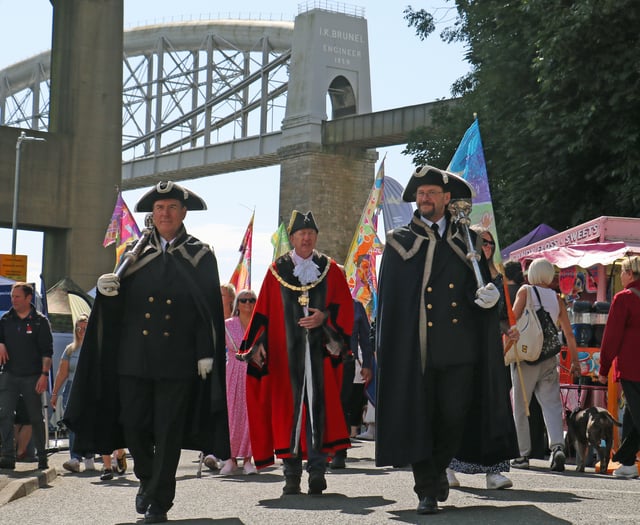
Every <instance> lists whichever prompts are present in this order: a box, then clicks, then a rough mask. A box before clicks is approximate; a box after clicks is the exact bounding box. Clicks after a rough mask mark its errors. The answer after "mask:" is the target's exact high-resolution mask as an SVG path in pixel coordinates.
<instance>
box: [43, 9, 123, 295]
mask: <svg viewBox="0 0 640 525" xmlns="http://www.w3.org/2000/svg"><path fill="white" fill-rule="evenodd" d="M123 4H124V0H104V1H102V2H95V1H89V0H66V1H64V2H54V4H53V5H54V7H53V43H52V53H51V57H52V64H51V94H50V104H51V108H50V123H49V131H50V133H51V134H55V135H59V136H61V137H62V138H63V140H64V142H65V143H66V144H65V146H66V147H64V148H63V150H62V151H63V153H62V155H61V159H60V162H61V169H60V173H61V177H60V180H59V181H58V184H59V185H60V187H62V188H63V191H62V194H63V197H62V201H61V203H62V205H59V203H60V201H59V203H58V211H57V212H58V214H59V216H60V217H61V218H64V219H63V220H60V221H59V223H63V224H66V225H67V229H65V230H56V231H55V232H54V231H47V230H45V233H44V236H45V242H44V253H43V259H44V262H43V273H44V276H45V282H46V283H47V284H48V285H51V284H54V283H55V282H57V281H58V280H59V279H61V278H63V277H65V276H70V277H71V278H72V279H73V280H74V281H75V282H77V283H78V284H79V285H80V286H81V287H82V288H83V289H85V290H87V289H90V288H92V287H93V286H94V285H95V282H96V278H97V276H98V275H100V274H101V273H104V272H107V271H110V270H111V269H113V264H114V259H113V257H114V255H113V250H103V249H101V248H100V245H101V244H102V240H103V238H104V234H105V231H106V228H107V225H108V223H109V219H110V218H111V213H112V211H113V207H114V204H115V200H116V193H115V186H116V185H118V186H119V185H120V180H121V173H122V54H123V9H124V7H123ZM33 191H37V188H34V189H33ZM61 272H64V274H63V273H61Z"/></svg>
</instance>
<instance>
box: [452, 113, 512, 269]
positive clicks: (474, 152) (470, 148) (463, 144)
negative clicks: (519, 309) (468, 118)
mask: <svg viewBox="0 0 640 525" xmlns="http://www.w3.org/2000/svg"><path fill="white" fill-rule="evenodd" d="M447 170H448V171H450V172H452V173H455V174H456V175H459V176H461V177H462V178H463V179H465V180H467V181H468V182H469V183H470V184H472V185H473V187H474V189H475V190H476V197H475V198H474V199H473V209H472V210H471V216H470V220H471V224H478V225H480V226H482V227H483V228H486V229H488V230H489V231H490V232H491V235H493V239H494V240H495V242H496V247H495V255H494V258H493V262H494V263H495V264H496V265H498V264H500V263H501V262H502V256H501V255H500V244H499V242H498V232H497V230H496V220H495V216H494V214H493V204H492V202H491V191H490V189H489V177H488V176H487V166H486V164H485V159H484V151H483V149H482V139H481V138H480V126H479V124H478V119H475V120H474V121H473V124H471V126H469V129H467V131H466V133H465V134H464V137H462V140H461V141H460V144H459V145H458V149H457V150H456V152H455V153H454V155H453V158H452V159H451V162H450V163H449V166H448V167H447Z"/></svg>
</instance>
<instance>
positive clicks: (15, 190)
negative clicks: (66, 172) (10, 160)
mask: <svg viewBox="0 0 640 525" xmlns="http://www.w3.org/2000/svg"><path fill="white" fill-rule="evenodd" d="M23 142H46V139H43V138H42V137H29V136H27V134H26V133H25V132H24V131H22V132H21V133H20V136H19V137H18V140H17V142H16V176H15V179H14V182H13V220H12V222H11V255H15V254H16V240H17V235H18V231H17V227H18V195H19V194H20V151H21V146H22V143H23Z"/></svg>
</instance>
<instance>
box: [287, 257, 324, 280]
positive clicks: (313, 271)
mask: <svg viewBox="0 0 640 525" xmlns="http://www.w3.org/2000/svg"><path fill="white" fill-rule="evenodd" d="M291 259H292V260H293V263H294V264H295V267H294V268H293V275H294V276H296V277H297V278H298V281H300V283H302V284H303V285H304V284H309V283H312V282H314V281H317V280H318V277H320V268H318V265H317V264H316V263H314V262H313V255H312V256H311V257H309V258H308V259H303V258H302V257H300V256H299V255H298V254H296V252H295V251H292V252H291Z"/></svg>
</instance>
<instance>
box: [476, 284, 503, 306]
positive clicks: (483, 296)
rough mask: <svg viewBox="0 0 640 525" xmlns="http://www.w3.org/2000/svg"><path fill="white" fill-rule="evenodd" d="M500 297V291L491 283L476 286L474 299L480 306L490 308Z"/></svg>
mask: <svg viewBox="0 0 640 525" xmlns="http://www.w3.org/2000/svg"><path fill="white" fill-rule="evenodd" d="M499 299H500V292H499V291H498V289H497V288H496V285H495V284H493V283H489V284H486V285H485V286H483V287H482V288H478V291H477V292H476V300H475V301H474V302H475V303H476V304H477V305H478V306H479V307H480V308H491V307H493V306H494V305H495V304H496V303H497V302H498V300H499Z"/></svg>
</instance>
